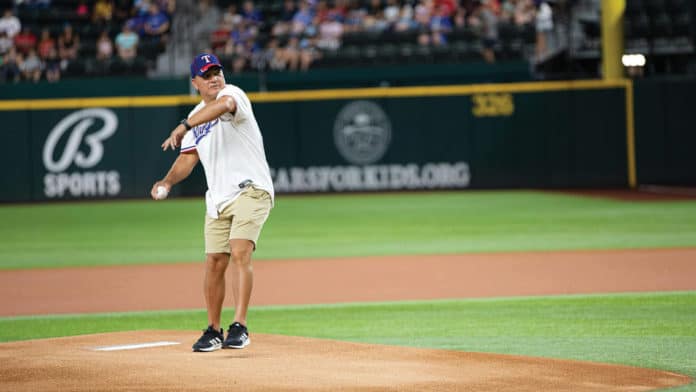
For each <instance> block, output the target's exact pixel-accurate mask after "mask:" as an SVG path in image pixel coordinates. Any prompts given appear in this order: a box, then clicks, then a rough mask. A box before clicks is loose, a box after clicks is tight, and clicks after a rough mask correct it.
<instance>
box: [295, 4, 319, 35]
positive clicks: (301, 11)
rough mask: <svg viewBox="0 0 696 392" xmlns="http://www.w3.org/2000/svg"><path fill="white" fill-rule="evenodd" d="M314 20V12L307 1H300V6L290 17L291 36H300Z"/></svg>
mask: <svg viewBox="0 0 696 392" xmlns="http://www.w3.org/2000/svg"><path fill="white" fill-rule="evenodd" d="M313 19H314V12H313V11H312V8H311V6H310V4H309V1H307V0H300V6H299V8H298V10H297V12H295V15H294V16H293V17H292V31H291V33H292V34H293V35H300V34H303V33H304V32H305V30H306V29H307V28H308V27H309V26H310V25H311V24H312V20H313Z"/></svg>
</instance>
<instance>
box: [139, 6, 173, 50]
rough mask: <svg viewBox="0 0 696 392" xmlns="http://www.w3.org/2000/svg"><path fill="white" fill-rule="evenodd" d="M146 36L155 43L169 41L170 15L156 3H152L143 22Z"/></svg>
mask: <svg viewBox="0 0 696 392" xmlns="http://www.w3.org/2000/svg"><path fill="white" fill-rule="evenodd" d="M143 31H144V33H145V37H146V38H147V39H148V40H149V41H150V42H153V43H160V42H167V32H168V31H169V17H168V16H167V14H166V13H165V12H163V11H161V10H160V8H159V5H157V4H156V3H151V4H150V10H149V13H148V15H147V17H145V22H144V23H143Z"/></svg>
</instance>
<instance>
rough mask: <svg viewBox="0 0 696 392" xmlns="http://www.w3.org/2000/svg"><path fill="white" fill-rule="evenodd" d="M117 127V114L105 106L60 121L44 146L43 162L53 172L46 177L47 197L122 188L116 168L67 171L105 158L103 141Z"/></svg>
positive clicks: (103, 193) (114, 191)
mask: <svg viewBox="0 0 696 392" xmlns="http://www.w3.org/2000/svg"><path fill="white" fill-rule="evenodd" d="M93 128H97V129H96V130H94V129H93ZM117 128H118V117H116V114H115V113H114V112H112V111H111V110H109V109H104V108H90V109H83V110H79V111H76V112H73V113H71V114H70V115H68V116H67V117H65V118H63V119H62V120H61V121H59V122H58V124H56V125H55V126H54V127H53V129H51V132H50V133H49V134H48V137H47V138H46V142H45V143H44V147H43V163H44V166H45V167H46V170H47V171H49V172H50V173H48V174H46V175H45V176H44V194H45V195H46V197H49V198H55V197H63V196H64V195H66V194H67V195H69V196H72V197H83V196H115V195H117V194H118V193H119V192H120V191H121V183H120V181H119V173H118V172H117V171H113V170H111V171H75V172H70V173H68V172H66V171H67V170H68V169H69V168H70V167H71V165H74V166H75V167H77V168H79V169H83V170H84V169H90V168H92V167H94V166H96V165H97V164H99V162H101V160H102V158H103V157H104V144H103V143H104V141H105V140H106V139H108V138H110V137H111V136H112V135H113V134H114V133H115V132H116V129H117ZM65 135H67V138H66V136H65ZM59 146H60V147H62V150H60V148H59Z"/></svg>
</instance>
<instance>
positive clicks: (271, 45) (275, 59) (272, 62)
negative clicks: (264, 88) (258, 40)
mask: <svg viewBox="0 0 696 392" xmlns="http://www.w3.org/2000/svg"><path fill="white" fill-rule="evenodd" d="M251 66H252V67H253V68H254V69H260V70H264V69H271V70H273V71H280V70H283V69H285V62H284V61H283V59H282V48H280V46H279V44H278V39H277V38H271V39H269V40H268V42H267V43H266V47H265V48H264V49H263V50H259V51H257V52H256V53H255V54H254V55H253V56H252V59H251Z"/></svg>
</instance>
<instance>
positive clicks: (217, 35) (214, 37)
mask: <svg viewBox="0 0 696 392" xmlns="http://www.w3.org/2000/svg"><path fill="white" fill-rule="evenodd" d="M231 32H232V25H231V24H229V23H227V21H225V20H224V19H223V20H221V21H220V23H219V24H218V27H217V29H215V30H213V32H212V33H210V51H209V52H213V53H215V54H216V55H218V57H219V56H220V55H222V54H224V53H225V46H226V45H227V41H229V39H230V33H231ZM206 53H207V52H206Z"/></svg>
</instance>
